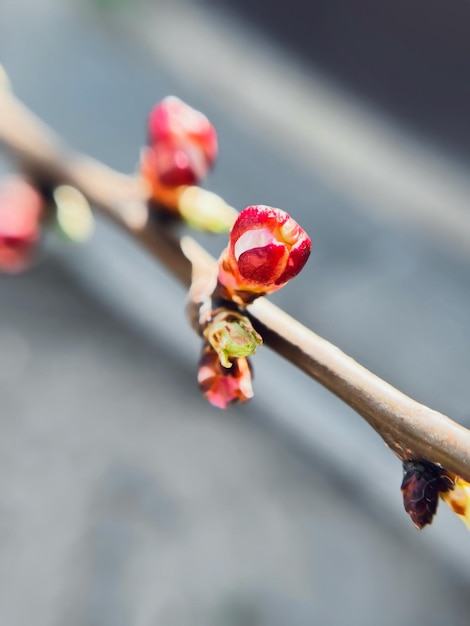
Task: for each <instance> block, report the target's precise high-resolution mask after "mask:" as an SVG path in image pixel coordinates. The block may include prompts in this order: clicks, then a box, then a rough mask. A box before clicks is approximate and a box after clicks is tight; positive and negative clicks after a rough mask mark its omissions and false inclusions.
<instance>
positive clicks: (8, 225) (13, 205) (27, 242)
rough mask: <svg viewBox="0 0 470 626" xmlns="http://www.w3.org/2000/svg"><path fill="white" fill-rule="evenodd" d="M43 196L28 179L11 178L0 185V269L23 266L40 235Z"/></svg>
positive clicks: (10, 269) (15, 269)
mask: <svg viewBox="0 0 470 626" xmlns="http://www.w3.org/2000/svg"><path fill="white" fill-rule="evenodd" d="M43 206H44V202H43V198H42V196H41V194H40V193H39V192H38V191H37V190H36V189H35V187H33V186H32V185H31V184H30V183H28V182H26V181H25V180H23V179H21V178H11V179H8V180H7V181H5V183H4V184H3V185H2V187H1V188H0V271H3V272H7V273H15V272H19V271H21V270H23V269H25V268H26V267H27V266H28V265H29V263H30V260H31V257H32V254H33V252H34V248H35V245H36V243H37V241H38V240H39V237H40V218H41V214H42V211H43Z"/></svg>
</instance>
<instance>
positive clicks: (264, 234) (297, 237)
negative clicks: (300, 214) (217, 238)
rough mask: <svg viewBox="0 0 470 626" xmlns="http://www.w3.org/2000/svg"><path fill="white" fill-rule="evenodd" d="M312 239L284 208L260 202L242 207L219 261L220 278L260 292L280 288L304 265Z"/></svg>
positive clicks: (240, 288) (244, 289)
mask: <svg viewBox="0 0 470 626" xmlns="http://www.w3.org/2000/svg"><path fill="white" fill-rule="evenodd" d="M311 247H312V242H311V240H310V237H309V236H308V235H307V233H306V232H305V231H304V230H303V229H302V228H301V227H300V226H299V225H298V224H297V222H296V221H295V220H293V219H292V218H291V217H290V216H289V215H288V214H287V213H286V212H285V211H281V210H280V209H275V208H272V207H268V206H264V205H257V206H250V207H247V208H246V209H245V210H243V211H242V212H241V213H240V215H239V216H238V218H237V220H236V222H235V224H234V225H233V227H232V230H231V233H230V241H229V246H228V248H227V249H226V250H225V251H224V252H223V253H222V256H221V258H220V261H219V282H220V283H221V284H222V285H224V286H225V287H226V288H227V289H229V290H232V291H242V292H251V293H253V294H257V295H261V294H263V293H271V292H273V291H277V290H278V289H280V288H281V287H282V286H283V285H284V284H285V283H286V282H287V281H288V280H290V279H291V278H293V277H294V276H296V275H297V274H298V273H299V272H300V270H301V269H302V268H303V267H304V265H305V263H306V262H307V259H308V257H309V255H310V251H311Z"/></svg>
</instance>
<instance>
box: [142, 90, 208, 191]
mask: <svg viewBox="0 0 470 626" xmlns="http://www.w3.org/2000/svg"><path fill="white" fill-rule="evenodd" d="M147 128H148V145H149V147H150V148H151V149H152V150H155V151H156V156H155V167H156V169H155V176H157V177H158V178H159V180H160V182H161V183H162V184H164V185H171V186H175V185H192V184H195V183H197V182H199V181H200V180H201V179H202V178H204V177H205V176H206V175H207V173H208V171H209V169H210V168H211V167H212V166H213V164H214V162H215V159H216V157H217V151H218V147H217V135H216V132H215V129H214V127H213V126H212V124H211V123H210V122H209V120H208V119H207V117H206V116H205V115H203V114H202V113H200V112H199V111H196V110H195V109H193V108H192V107H190V106H188V105H187V104H185V103H184V102H183V101H182V100H179V98H175V97H174V96H169V97H168V98H165V99H164V100H162V101H161V102H159V104H157V105H156V106H155V107H154V108H153V109H152V111H151V112H150V115H149V118H148V125H147Z"/></svg>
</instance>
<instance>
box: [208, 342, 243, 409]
mask: <svg viewBox="0 0 470 626" xmlns="http://www.w3.org/2000/svg"><path fill="white" fill-rule="evenodd" d="M197 380H198V383H199V388H200V389H201V391H202V393H203V394H204V396H205V397H206V398H207V400H208V401H209V402H210V403H211V404H212V405H213V406H216V407H218V408H219V409H226V408H227V406H228V405H229V404H231V403H233V402H246V401H247V400H249V399H250V398H252V397H253V388H252V386H251V368H250V364H249V362H248V359H247V358H245V357H240V358H236V359H234V360H233V362H232V366H231V367H230V368H227V367H224V366H223V365H222V364H221V363H220V359H219V355H218V354H217V352H216V351H215V350H214V349H213V348H212V346H211V345H210V344H209V343H206V344H204V346H203V350H202V355H201V360H200V362H199V371H198V376H197Z"/></svg>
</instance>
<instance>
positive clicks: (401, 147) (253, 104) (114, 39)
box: [0, 0, 470, 626]
mask: <svg viewBox="0 0 470 626" xmlns="http://www.w3.org/2000/svg"><path fill="white" fill-rule="evenodd" d="M395 4H396V3H395ZM405 4H406V3H399V4H398V5H397V6H396V7H395V9H396V10H395V12H394V13H393V15H395V17H396V19H392V16H391V15H390V11H391V8H390V7H391V3H388V2H387V3H384V5H383V7H384V8H383V13H381V12H380V11H379V9H378V6H379V5H376V4H375V9H374V10H373V9H372V4H371V3H369V2H367V1H366V0H364V2H359V1H356V2H354V3H352V2H349V3H348V2H346V1H344V2H340V1H339V0H335V2H334V3H331V2H330V3H329V4H328V5H327V3H325V2H320V1H319V0H318V1H317V2H314V3H311V5H309V9H308V10H307V8H305V9H300V8H296V7H295V6H294V5H292V3H290V6H289V7H287V6H284V4H283V3H282V2H279V3H277V4H276V5H274V7H271V5H270V6H267V3H266V2H262V1H261V0H257V1H256V2H254V3H250V4H249V3H243V2H229V1H228V0H227V2H217V3H216V2H214V1H213V0H212V1H209V0H206V1H203V0H201V1H200V2H197V1H196V0H193V1H192V2H191V1H190V0H167V1H163V0H162V1H158V2H157V1H153V2H143V1H140V2H138V1H131V0H121V1H120V2H114V1H112V0H96V1H95V2H92V1H91V0H89V1H88V2H87V1H86V0H75V1H73V0H70V1H64V0H62V1H61V0H0V63H2V64H3V65H4V66H5V68H6V70H7V72H8V73H9V75H10V78H11V80H12V83H13V86H14V88H15V91H16V93H17V94H18V95H19V97H21V98H22V99H23V100H24V101H25V102H26V103H27V104H28V105H29V106H30V107H31V108H32V109H33V110H34V111H35V112H36V113H37V114H38V115H40V116H41V117H42V118H43V119H44V120H45V121H46V122H48V123H49V124H50V125H51V126H53V127H54V128H55V129H56V130H57V132H59V133H60V134H61V135H62V136H63V137H64V138H65V139H66V140H67V141H68V142H69V143H71V144H72V145H74V146H75V147H76V148H78V149H80V150H83V151H85V152H87V153H89V154H91V155H92V156H94V157H97V158H99V159H102V160H104V161H105V162H107V163H108V164H109V165H111V166H113V167H116V168H118V169H120V170H122V171H128V172H130V171H132V170H133V169H134V167H135V164H136V162H137V160H138V154H139V149H140V146H141V145H142V142H143V140H144V119H145V116H146V114H147V112H148V110H149V109H150V107H151V106H152V105H153V104H154V103H155V101H156V100H158V99H160V98H162V97H163V96H165V95H167V94H169V93H174V94H176V95H178V96H180V97H181V98H183V99H184V100H186V101H188V102H189V103H190V104H192V105H193V106H195V107H197V108H200V109H202V110H203V111H204V112H205V113H206V114H207V115H208V116H209V117H210V119H211V120H212V121H213V123H214V124H215V126H216V128H217V130H218V134H219V141H220V159H219V162H218V165H217V167H216V170H215V171H214V173H213V174H212V175H211V177H210V179H209V181H208V185H209V186H210V188H212V189H213V190H214V191H216V192H218V193H220V194H222V195H223V196H224V197H225V198H226V199H227V200H228V201H229V202H230V203H231V204H233V205H234V206H236V207H238V208H243V207H244V206H246V205H248V204H254V203H265V204H271V205H274V206H279V207H282V208H284V209H285V210H287V211H289V212H290V213H291V214H292V215H293V216H294V217H295V218H297V219H298V220H299V221H300V222H301V224H302V225H303V226H304V227H305V228H306V229H307V231H308V232H309V233H310V234H311V236H312V239H313V243H314V250H313V254H312V258H311V260H310V262H309V265H308V266H307V268H306V270H305V271H304V272H303V275H302V276H301V277H299V278H298V279H296V280H295V281H294V282H293V283H292V284H291V285H289V286H288V287H287V288H286V289H285V290H284V291H282V292H281V293H279V294H276V296H275V298H274V299H275V300H276V302H278V303H279V304H280V305H282V306H283V307H284V308H286V309H287V310H288V311H289V312H290V313H291V314H293V315H294V316H296V317H298V318H299V319H300V320H301V321H302V322H304V323H305V324H307V325H308V326H309V327H311V328H312V329H314V330H315V331H316V332H318V333H319V334H321V335H322V336H325V337H326V338H327V339H329V340H331V341H333V342H334V343H336V344H338V345H339V346H340V347H341V348H342V349H344V350H345V351H346V352H347V353H349V354H350V355H351V356H353V357H354V358H356V359H357V360H359V361H360V362H361V363H362V364H364V365H365V366H367V367H369V368H371V369H372V370H373V371H375V372H376V373H378V374H379V375H381V376H383V377H384V378H386V379H387V380H388V381H389V382H391V383H392V384H394V385H396V386H398V387H399V388H400V389H402V390H403V391H405V392H407V393H409V394H410V395H411V396H412V397H414V398H416V399H417V400H420V401H422V402H424V403H426V404H429V405H431V406H433V407H434V408H437V409H439V410H441V411H443V412H445V413H447V414H449V415H450V416H452V417H453V418H454V419H456V420H458V421H460V422H461V423H464V424H467V425H470V415H469V410H468V393H469V385H468V380H469V373H470V332H469V328H468V311H469V309H470V274H469V267H470V212H469V210H468V206H467V205H468V198H469V183H468V162H467V156H466V155H467V153H468V150H467V143H468V142H467V140H466V135H467V134H468V128H467V122H468V107H467V108H465V109H464V107H463V102H465V100H463V102H462V101H461V99H460V98H459V94H460V92H459V89H461V90H462V94H463V93H464V92H465V93H466V91H465V90H466V89H468V85H467V83H468V81H467V80H466V73H465V72H466V70H465V66H464V64H462V67H461V68H460V67H459V66H458V64H456V63H455V62H454V56H453V55H455V54H457V53H456V51H455V50H454V48H455V49H456V50H458V49H460V48H459V47H458V46H459V45H460V44H459V43H458V42H459V41H460V39H459V38H458V37H457V36H456V37H455V38H452V37H450V36H449V35H448V33H450V32H451V30H450V29H451V26H452V23H455V27H456V29H457V30H456V32H457V33H460V30H459V29H461V27H462V23H461V20H462V19H463V18H464V17H465V15H466V14H465V13H464V12H463V13H462V15H460V13H458V11H454V12H453V13H451V14H449V13H448V8H449V7H448V6H444V5H443V4H442V3H440V5H439V6H438V3H434V4H433V5H432V11H430V12H429V13H428V14H427V18H426V16H425V15H423V14H422V13H420V12H419V11H416V12H413V13H412V14H411V15H410V16H408V17H407V15H408V14H407V13H406V11H407V6H405ZM352 6H353V7H354V8H355V9H357V10H356V11H352V9H351V7H352ZM328 7H329V10H328ZM467 7H470V5H468V4H467ZM461 8H462V11H463V10H464V5H463V4H462V7H461ZM351 11H352V13H351ZM439 11H445V12H446V13H445V18H444V16H443V17H442V20H440V19H439ZM351 15H352V16H353V17H354V19H353V17H351ZM431 18H432V19H431ZM452 20H454V22H452ZM441 22H442V23H441ZM439 29H441V30H439ZM435 33H441V34H442V37H441V38H439V37H436V35H435ZM446 34H447V35H446ZM444 35H446V36H444ZM432 41H433V42H434V45H433V46H431V42H432ZM462 41H463V39H462ZM462 45H463V44H462ZM436 46H437V51H436V50H435V47H436ZM430 51H432V53H431V52H430ZM439 51H440V52H441V54H439ZM340 52H341V54H340ZM464 53H465V49H464V48H462V54H464ZM436 58H437V59H438V60H439V62H438V63H437V65H436ZM446 59H447V61H446ZM445 62H448V67H451V68H452V76H451V77H449V74H448V72H447V71H446V70H445V67H447V66H445ZM433 64H434V65H433ZM424 68H426V71H424ZM433 68H435V71H434V72H433V71H432V70H433ZM391 76H393V77H394V78H393V80H392V79H391V78H390V80H389V77H391ZM442 77H447V79H446V80H447V82H446V80H444V79H443V78H442ZM433 78H434V81H433V80H432V79H433ZM451 78H452V80H454V82H452V80H451ZM421 79H422V82H420V81H421ZM459 81H460V82H459ZM406 85H411V86H413V90H411V91H409V90H408V91H407V89H406V88H405V87H406ZM434 97H435V100H434ZM462 98H463V96H462ZM434 102H435V104H434ZM421 113H422V115H421ZM426 121H427V122H426ZM0 163H1V168H2V171H7V169H8V162H7V161H6V160H5V161H1V162H0ZM200 240H201V241H202V242H203V243H204V245H206V246H207V247H208V248H209V249H210V250H211V251H212V252H213V253H214V254H218V253H219V252H220V250H221V249H222V247H223V246H224V242H223V240H221V239H220V238H219V239H217V238H214V239H211V238H209V237H200ZM184 299H185V294H184V291H183V290H182V289H181V288H180V287H179V286H177V285H176V283H175V282H174V281H173V279H172V278H171V277H170V276H168V275H167V274H166V273H165V272H164V270H163V269H162V268H160V267H158V266H157V265H156V264H155V263H154V262H153V261H152V260H151V259H149V258H148V256H147V255H146V254H145V253H144V252H142V251H141V250H139V249H137V248H136V247H135V246H134V244H133V243H132V242H131V241H128V240H127V239H126V238H125V236H123V235H122V234H121V233H118V232H116V231H115V230H114V229H113V228H112V227H111V226H110V225H108V224H107V223H105V222H101V221H100V222H99V223H98V228H97V233H96V236H95V237H94V239H93V240H92V241H91V242H90V243H88V244H86V245H85V246H77V247H73V246H68V245H67V244H66V243H65V242H63V241H61V240H60V239H59V238H58V237H55V236H53V235H50V236H48V237H47V239H46V241H45V245H44V248H43V250H42V252H41V254H40V258H39V262H38V264H37V265H36V267H34V268H33V269H32V270H31V271H29V272H28V273H26V274H24V275H22V276H19V277H13V278H12V277H2V278H1V279H0V307H1V308H0V311H1V315H0V398H1V406H2V408H1V410H0V433H1V437H0V583H1V584H0V623H1V624H2V625H3V624H5V626H6V625H8V626H26V625H28V626H29V625H30V624H31V623H34V624H35V626H59V625H62V624H68V625H70V626H79V625H80V626H156V625H164V626H196V625H197V626H199V625H200V626H268V625H269V626H287V625H289V626H306V625H311V624H321V625H337V624H338V625H340V624H345V625H351V626H355V625H357V626H376V625H377V624H380V625H381V626H388V625H390V626H391V625H392V624H397V623H400V624H402V625H404V626H408V625H410V626H411V624H427V625H428V626H433V625H436V626H437V625H440V624H444V623H445V624H446V625H452V626H454V625H455V626H460V625H462V626H463V625H464V624H465V625H466V624H468V621H469V619H468V614H469V611H470V594H469V592H468V585H469V582H470V561H469V558H470V549H469V546H470V537H469V536H468V531H467V530H466V529H465V528H464V526H463V524H461V523H460V521H459V520H458V519H456V518H454V517H453V516H452V515H451V514H450V512H448V511H447V510H445V509H444V507H443V506H442V507H441V510H440V514H439V516H438V517H437V519H436V521H435V522H434V524H433V525H432V527H431V528H428V529H427V530H425V531H424V532H422V533H418V532H417V531H415V529H414V528H413V526H412V524H411V522H410V521H409V519H408V518H407V516H406V515H405V513H404V511H403V508H402V502H401V494H400V490H399V486H400V482H401V467H400V465H399V463H398V462H397V461H396V460H395V458H394V457H393V455H391V454H390V453H389V452H388V451H387V450H386V449H385V447H384V446H383V444H382V442H381V441H380V439H379V438H378V437H377V436H376V435H375V434H374V433H373V432H371V431H370V429H369V428H368V427H367V426H366V425H365V424H363V423H362V421H361V420H360V418H359V417H357V416H356V415H355V414H354V413H353V411H351V410H350V409H349V408H347V407H345V406H343V405H342V404H341V403H340V402H339V401H337V400H336V399H335V398H333V397H331V396H330V395H329V394H328V393H327V392H326V391H324V390H323V389H321V388H320V387H319V386H318V385H316V384H315V383H314V382H313V381H311V380H309V379H307V378H306V377H305V376H304V375H303V374H301V373H299V372H297V371H296V370H294V369H293V368H292V367H290V366H288V365H287V364H285V363H283V362H282V361H281V360H280V359H279V358H278V357H277V356H276V355H274V354H272V353H270V352H269V351H268V349H267V348H262V349H260V351H259V353H258V354H257V355H256V357H255V358H254V366H255V371H256V378H255V393H256V396H255V398H254V400H253V401H252V402H250V403H249V404H247V405H245V406H243V407H240V408H232V409H230V410H229V411H226V412H222V411H218V410H217V409H213V408H212V407H210V406H209V405H208V404H207V403H206V402H205V401H204V399H203V398H201V397H200V395H199V392H198V390H197V385H196V382H195V378H196V362H197V356H198V350H199V340H198V338H197V337H195V336H193V334H192V333H191V331H190V330H189V329H188V327H187V324H186V321H185V318H184V311H183V309H184Z"/></svg>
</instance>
